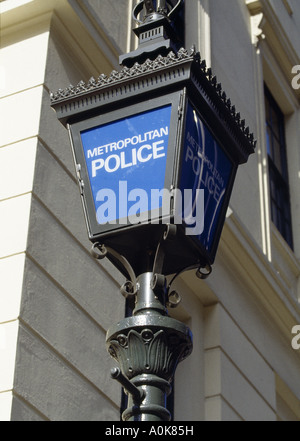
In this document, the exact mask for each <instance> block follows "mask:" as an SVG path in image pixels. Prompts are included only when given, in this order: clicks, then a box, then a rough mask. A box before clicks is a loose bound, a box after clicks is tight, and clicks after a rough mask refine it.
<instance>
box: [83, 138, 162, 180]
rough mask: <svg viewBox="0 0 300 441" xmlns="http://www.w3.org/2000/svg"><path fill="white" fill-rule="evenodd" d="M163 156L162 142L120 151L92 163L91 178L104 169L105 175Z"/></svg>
mask: <svg viewBox="0 0 300 441" xmlns="http://www.w3.org/2000/svg"><path fill="white" fill-rule="evenodd" d="M164 156H165V152H164V141H163V140H161V141H157V142H153V143H152V144H144V145H142V146H141V147H139V148H138V149H136V148H133V149H131V150H126V151H122V152H121V153H120V154H112V155H109V156H108V157H107V158H106V159H103V158H99V159H95V160H94V161H92V163H91V165H92V177H93V178H95V177H96V176H97V172H98V170H101V169H104V170H105V171H106V172H107V173H114V172H115V171H117V170H119V169H120V168H121V169H124V168H127V167H132V166H134V165H137V164H138V163H144V162H148V161H150V159H158V158H162V157H164Z"/></svg>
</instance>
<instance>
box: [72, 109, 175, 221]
mask: <svg viewBox="0 0 300 441" xmlns="http://www.w3.org/2000/svg"><path fill="white" fill-rule="evenodd" d="M170 118H171V104H170V105H167V106H163V107H159V108H155V109H152V110H149V111H146V112H143V113H139V114H137V115H133V116H129V117H126V118H122V119H119V120H117V121H113V122H110V123H108V124H104V125H100V126H98V127H94V128H92V129H89V130H84V131H82V132H81V142H82V145H83V150H84V156H85V162H86V167H87V171H88V176H89V182H90V186H91V190H92V196H93V200H94V204H95V210H96V218H97V222H98V223H99V224H105V223H121V224H122V223H124V224H126V223H127V217H128V216H130V215H131V214H137V212H140V213H142V212H147V211H148V209H149V208H148V206H146V205H147V204H145V201H147V200H150V199H151V190H152V189H162V188H164V183H165V172H166V163H167V150H168V140H169V128H170ZM145 195H147V197H144V196H145ZM160 206H161V201H160V202H157V206H153V204H152V205H151V209H152V210H153V209H158V208H160Z"/></svg>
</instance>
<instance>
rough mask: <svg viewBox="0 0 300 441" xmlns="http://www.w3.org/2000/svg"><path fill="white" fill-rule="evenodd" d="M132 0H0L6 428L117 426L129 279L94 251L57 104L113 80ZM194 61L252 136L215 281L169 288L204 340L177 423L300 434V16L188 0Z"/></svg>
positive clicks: (177, 400)
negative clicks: (112, 344) (67, 94)
mask: <svg viewBox="0 0 300 441" xmlns="http://www.w3.org/2000/svg"><path fill="white" fill-rule="evenodd" d="M135 3H136V2H135V1H134V0H118V1H117V2H112V1H108V0H47V1H44V0H2V1H1V2H0V9H1V52H0V94H1V95H0V98H1V99H0V109H1V110H0V113H1V120H0V126H1V131H0V164H1V170H2V185H1V187H0V224H1V229H0V288H1V289H0V361H1V362H0V420H2V421H58V420H60V421H79V420H86V421H94V420H96V421H118V420H119V419H120V402H121V390H120V387H119V385H118V384H117V383H116V382H114V381H113V380H111V379H110V368H111V367H113V366H114V361H113V360H112V359H111V358H110V356H109V354H108V353H107V352H106V348H105V334H106V331H107V329H108V327H109V326H110V325H111V324H112V323H117V322H118V321H120V319H122V318H123V316H124V299H123V297H122V296H121V294H120V292H119V287H120V285H121V284H122V283H123V282H124V280H123V277H122V276H121V274H120V273H119V272H118V271H117V269H116V268H114V267H113V266H112V265H111V264H110V263H109V262H108V261H106V260H104V261H101V263H99V262H98V261H96V260H95V259H93V257H92V256H91V254H90V248H91V244H90V243H89V241H88V238H87V234H86V227H85V221H84V216H83V211H82V207H81V203H80V198H79V192H78V184H77V180H76V176H75V171H74V165H73V158H72V153H71V148H70V142H69V137H68V133H67V131H66V130H65V129H64V128H63V126H62V125H61V124H60V123H59V122H58V120H57V118H56V115H55V113H54V112H53V110H52V109H51V107H50V92H51V91H57V90H58V89H59V88H66V87H68V86H69V85H70V84H73V85H76V84H78V83H79V82H80V81H81V80H84V81H88V80H89V79H90V78H91V77H92V76H93V77H94V78H97V77H98V76H99V75H100V74H101V73H104V74H107V75H108V74H110V72H111V71H112V70H118V69H120V67H119V61H118V60H119V55H120V54H123V53H126V52H130V51H131V50H133V49H134V48H135V47H136V44H137V42H136V40H135V37H134V36H133V33H132V31H131V29H132V26H133V23H132V18H131V12H132V9H133V6H134V4H135ZM192 45H195V46H196V49H197V50H199V51H200V53H201V56H202V58H203V59H205V60H206V64H207V66H211V67H212V71H213V73H214V75H216V76H217V78H218V81H220V82H221V83H222V87H223V89H224V90H225V91H226V94H227V96H229V97H230V99H231V102H232V103H234V104H235V106H236V109H237V110H238V111H239V112H240V113H241V115H242V117H243V118H245V120H246V122H247V125H249V126H250V130H251V131H252V132H253V133H254V135H255V137H256V139H257V148H256V153H255V154H254V155H252V156H251V157H250V158H249V161H248V163H247V164H246V165H243V166H241V167H240V168H239V171H238V175H237V178H236V182H235V185H234V190H233V194H232V197H231V200H230V207H229V209H228V212H227V217H226V222H225V226H224V230H223V232H222V236H221V241H220V246H219V250H218V254H217V259H216V262H215V264H214V267H213V272H212V274H211V275H210V277H209V278H208V279H206V280H205V281H201V280H199V279H198V278H197V277H196V276H195V273H194V272H193V271H189V272H186V273H184V274H183V275H182V276H180V277H179V278H178V279H176V289H177V290H178V291H179V292H180V294H181V296H182V302H181V304H180V305H179V307H178V308H176V309H174V310H172V311H171V312H170V315H172V316H174V317H175V318H177V319H179V320H181V321H182V322H184V323H185V324H187V325H188V326H189V327H190V329H191V331H192V333H193V342H194V348H193V353H192V355H191V356H190V357H189V358H187V359H186V360H185V361H183V362H182V363H181V364H180V365H179V366H178V368H177V371H176V376H175V383H174V384H175V386H174V411H173V416H174V420H175V421H229V420H230V421H231V420H233V421H240V420H244V421H255V420H263V421H299V420H300V305H299V302H300V191H299V189H300V5H299V1H298V0H226V1H223V0H185V46H186V48H190V47H191V46H192Z"/></svg>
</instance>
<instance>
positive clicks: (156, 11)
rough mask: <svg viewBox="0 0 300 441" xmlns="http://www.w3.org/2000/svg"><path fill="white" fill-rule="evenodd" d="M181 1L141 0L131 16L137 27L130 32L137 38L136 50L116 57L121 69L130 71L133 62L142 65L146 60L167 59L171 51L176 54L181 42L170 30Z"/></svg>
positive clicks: (173, 31)
mask: <svg viewBox="0 0 300 441" xmlns="http://www.w3.org/2000/svg"><path fill="white" fill-rule="evenodd" d="M183 3H184V0H178V1H176V0H156V1H155V0H142V1H141V2H140V3H138V4H137V5H136V6H135V8H134V9H133V12H132V17H133V19H134V21H135V22H136V23H137V24H138V27H136V28H134V29H133V32H134V33H135V34H136V35H137V36H138V38H139V45H138V48H137V49H136V50H135V51H133V52H131V53H129V54H128V53H127V54H124V55H121V56H120V59H119V62H120V64H121V65H123V66H127V67H131V66H133V64H134V63H135V62H137V61H138V62H139V63H143V62H144V61H145V60H146V59H147V58H150V59H154V58H156V57H157V55H159V54H160V55H163V56H165V55H167V54H168V52H170V51H171V50H172V51H173V52H174V53H177V51H178V49H179V48H180V47H181V46H182V41H180V37H179V35H178V32H177V30H176V27H175V26H174V20H175V19H176V17H177V16H178V14H179V13H180V10H181V8H182V5H183Z"/></svg>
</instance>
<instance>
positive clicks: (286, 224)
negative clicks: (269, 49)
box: [265, 87, 293, 248]
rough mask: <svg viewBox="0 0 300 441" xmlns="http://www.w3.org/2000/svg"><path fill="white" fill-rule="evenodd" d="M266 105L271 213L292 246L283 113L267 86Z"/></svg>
mask: <svg viewBox="0 0 300 441" xmlns="http://www.w3.org/2000/svg"><path fill="white" fill-rule="evenodd" d="M265 108H266V139H267V152H268V163H269V181H270V193H271V194H270V196H271V216H272V221H273V222H274V224H275V225H276V227H277V228H278V230H279V231H280V233H281V235H282V236H283V237H284V239H285V240H286V242H287V243H288V244H289V246H290V247H291V248H293V235H292V222H291V207H290V192H289V180H288V168H287V154H286V144H285V133H284V115H283V113H282V111H281V110H280V108H279V106H278V105H277V103H276V101H275V100H274V98H273V96H272V95H271V93H270V91H269V90H268V88H267V87H265Z"/></svg>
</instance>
